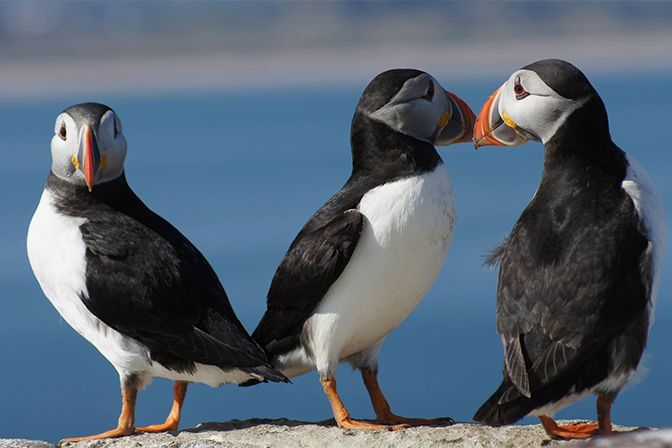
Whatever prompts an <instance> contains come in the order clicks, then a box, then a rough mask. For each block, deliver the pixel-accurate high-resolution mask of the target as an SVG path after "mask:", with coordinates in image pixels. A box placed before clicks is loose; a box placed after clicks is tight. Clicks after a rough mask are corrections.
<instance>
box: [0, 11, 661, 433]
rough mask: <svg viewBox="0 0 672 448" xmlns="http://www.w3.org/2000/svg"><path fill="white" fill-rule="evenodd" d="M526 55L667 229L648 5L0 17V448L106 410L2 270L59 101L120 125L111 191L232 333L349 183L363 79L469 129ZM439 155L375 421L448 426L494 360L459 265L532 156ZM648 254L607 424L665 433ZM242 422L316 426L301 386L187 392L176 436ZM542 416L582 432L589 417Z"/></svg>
mask: <svg viewBox="0 0 672 448" xmlns="http://www.w3.org/2000/svg"><path fill="white" fill-rule="evenodd" d="M548 57H559V58H563V59H567V60H569V61H571V62H573V63H575V64H577V65H578V66H579V67H580V68H581V69H582V70H583V71H584V72H585V73H586V74H587V76H588V77H589V78H590V79H591V81H592V82H593V84H594V86H595V87H596V88H597V90H598V91H599V92H600V93H601V95H602V98H603V99H604V101H605V103H606V105H607V109H608V111H609V116H610V122H611V132H612V135H613V138H614V140H615V141H616V143H617V144H618V145H619V146H621V147H622V148H623V149H624V150H626V151H627V152H628V153H629V154H630V155H631V156H633V157H634V158H636V159H638V160H639V162H640V163H642V164H643V165H644V166H645V167H646V169H647V170H648V172H649V175H650V176H651V178H652V180H653V182H654V184H655V185H656V187H657V189H658V192H659V194H660V196H661V197H662V200H663V206H664V208H665V212H666V214H667V217H668V222H669V220H670V211H671V210H672V176H671V175H670V172H671V169H670V168H671V167H672V150H671V149H670V148H669V146H670V138H669V130H670V119H671V117H672V114H671V113H670V104H672V82H671V80H672V3H670V2H644V1H638V2H634V1H633V2H626V1H621V2H557V3H556V2H520V3H518V2H504V1H496V2H427V3H426V2H385V3H384V2H363V1H343V2H324V3H317V2H316V3H311V2H287V3H283V2H240V3H238V2H217V3H215V2H213V3H207V2H165V3H164V2H137V3H134V2H59V1H49V2H32V1H22V2H2V3H0V132H1V136H0V155H1V157H2V163H0V201H1V206H2V207H1V210H2V211H1V213H2V214H1V216H2V219H1V220H0V248H1V249H0V437H22V438H39V439H46V440H50V441H56V440H58V439H60V438H62V437H65V436H74V435H86V434H91V433H97V432H100V431H103V430H106V429H109V428H110V427H112V426H113V425H114V424H115V422H116V418H117V416H118V413H119V409H120V397H119V385H118V377H117V374H116V372H115V370H114V369H113V368H112V367H111V365H110V364H109V363H108V362H107V361H106V360H105V359H104V358H103V357H102V356H101V355H100V354H99V353H98V352H97V351H96V350H95V349H94V348H93V346H91V345H90V344H89V343H88V342H87V341H85V340H84V339H82V338H81V337H80V336H79V335H78V334H76V333H75V332H74V331H73V330H72V329H71V328H70V327H69V326H68V325H67V323H65V322H64V321H63V320H62V319H61V318H60V316H59V315H58V313H57V312H56V311H55V309H53V308H52V306H51V305H50V303H49V302H48V300H47V299H46V298H45V297H44V296H43V294H42V292H41V291H40V288H39V286H38V284H37V282H36V280H35V279H34V277H33V275H32V272H31V270H30V266H29V264H28V259H27V256H26V253H25V237H26V232H27V229H28V224H29V222H30V219H31V216H32V214H33V211H34V209H35V207H36V206H37V203H38V200H39V197H40V194H41V191H42V188H43V185H44V181H45V179H46V176H47V174H48V171H49V166H50V152H49V142H50V139H51V137H52V135H53V134H52V133H53V123H54V120H55V118H56V116H57V114H58V113H59V112H60V111H61V110H63V109H64V108H65V107H67V106H69V105H71V104H74V103H78V102H83V101H98V102H104V103H107V104H109V105H110V106H112V107H113V108H114V109H115V110H116V111H117V112H118V113H119V115H120V117H121V119H122V122H123V125H124V133H125V135H126V137H127V139H128V142H129V152H128V157H127V160H126V172H127V176H128V179H129V182H130V184H131V186H132V187H133V188H134V190H135V191H136V193H138V195H139V196H140V197H141V198H142V199H143V200H144V201H145V202H146V203H147V204H148V205H149V206H150V207H151V208H152V209H153V210H155V211H156V212H158V213H159V214H161V215H162V216H164V217H165V218H167V219H168V220H169V221H171V222H172V223H173V224H174V225H176V226H177V227H178V228H179V229H180V230H181V231H182V232H183V233H184V234H185V235H186V236H187V237H188V238H190V239H191V240H192V241H193V242H194V243H195V244H196V245H197V246H198V247H199V248H200V249H201V251H202V252H203V253H204V254H205V256H206V257H207V258H208V259H209V261H210V262H211V263H212V265H213V266H214V268H215V270H216V271H217V273H218V274H219V276H220V278H221V281H222V282H223V284H224V286H225V288H226V290H227V292H228V294H229V296H230V299H231V302H232V304H233V306H234V308H235V310H236V312H237V313H238V316H239V317H240V318H241V320H242V321H243V323H244V324H245V325H246V327H247V328H248V330H249V331H252V330H253V329H254V327H255V326H256V324H257V322H258V320H259V318H260V317H261V315H262V313H263V312H264V309H265V294H266V291H267V288H268V285H269V283H270V279H271V277H272V276H273V273H274V270H275V267H276V266H277V264H278V262H279V261H280V259H281V258H282V256H283V254H284V252H285V250H286V249H287V247H288V245H289V243H290V242H291V240H292V239H293V238H294V236H295V234H296V233H297V232H298V230H299V229H300V228H301V226H302V225H303V224H304V222H305V221H306V220H307V218H308V217H309V216H310V215H311V214H312V213H313V211H314V210H315V209H317V208H318V207H319V206H320V205H321V204H322V203H323V202H324V201H326V200H327V199H328V198H329V197H330V196H331V195H332V194H333V193H334V192H336V191H337V190H338V189H339V188H340V186H341V185H342V184H343V183H344V182H345V180H346V179H347V177H348V176H349V174H350V147H349V132H350V131H349V128H350V120H351V117H352V114H353V111H354V108H355V105H356V103H357V100H358V98H359V95H360V93H361V91H362V90H363V89H364V87H365V86H366V84H367V83H368V81H369V80H370V79H372V78H373V77H374V76H375V75H376V74H378V73H379V72H382V71H384V70H386V69H389V68H394V67H415V68H420V69H423V70H426V71H428V72H430V73H432V74H433V75H434V76H435V77H436V78H437V79H439V80H440V82H441V83H442V84H443V86H444V87H445V88H446V89H448V90H450V91H452V92H454V93H457V94H458V95H460V96H461V97H462V98H463V99H464V100H465V101H467V102H468V103H469V104H470V105H471V106H472V108H473V109H474V111H475V112H478V110H479V109H480V106H481V104H482V103H483V102H484V100H485V99H486V98H487V96H488V95H489V94H490V93H491V92H492V91H493V90H494V89H496V88H497V87H498V86H499V85H501V83H502V82H504V80H506V78H507V77H508V76H509V74H510V73H511V72H513V71H514V70H515V69H517V68H519V67H521V66H523V65H526V64H528V63H530V62H532V61H535V60H537V59H543V58H548ZM440 153H441V155H442V156H443V158H444V160H445V163H446V165H447V167H448V171H449V173H450V175H451V177H452V180H453V182H454V187H455V193H456V198H457V209H458V227H457V232H456V235H455V240H454V243H453V247H452V250H451V252H450V254H449V256H448V259H447V261H446V263H445V265H444V267H443V269H442V271H441V273H440V275H439V277H438V279H437V281H436V283H435V285H434V287H433V288H432V289H431V291H430V292H429V293H428V294H427V296H426V297H425V299H424V301H423V302H422V303H421V305H420V306H419V307H418V308H417V309H416V311H415V312H414V313H413V314H411V315H410V316H409V318H408V319H407V320H406V321H405V322H404V323H403V324H402V325H401V326H400V327H399V328H398V329H397V330H395V331H394V332H393V333H392V334H390V335H389V337H388V338H387V342H386V344H385V345H384V347H383V351H382V355H381V367H380V368H381V370H380V375H381V383H382V386H383V389H384V391H385V392H386V394H387V397H388V400H389V401H390V403H391V405H392V408H393V410H394V411H396V412H397V413H399V414H401V415H409V416H423V417H433V416H451V417H453V418H455V419H456V420H459V421H469V420H470V419H471V416H472V415H473V412H474V411H475V410H476V408H477V407H478V406H479V405H480V404H481V403H482V402H483V401H484V400H485V399H486V398H487V397H488V396H489V395H490V393H492V392H493V391H494V390H495V388H496V387H497V385H498V384H499V381H500V375H501V374H500V372H501V365H502V349H501V345H500V342H499V338H498V336H497V334H496V331H495V288H496V282H497V273H496V271H494V270H491V269H489V268H486V267H483V266H481V263H482V260H483V256H484V255H485V254H486V253H488V251H490V250H491V249H492V248H493V247H495V246H496V245H497V244H498V243H499V242H500V241H501V240H502V239H503V238H504V237H505V236H506V234H507V232H508V231H509V230H510V229H511V227H512V226H513V224H514V222H515V221H516V219H517V217H518V216H519V214H520V213H521V211H522V210H523V209H524V207H525V206H526V204H527V203H528V201H529V199H530V198H531V197H532V195H533V193H534V191H535V189H536V187H537V184H538V181H539V177H540V173H541V168H542V161H543V152H542V148H541V146H540V145H538V144H527V145H525V146H523V147H519V148H515V149H500V148H483V149H482V150H479V151H478V152H475V151H474V150H473V149H472V147H471V146H470V145H467V144H462V145H456V146H452V147H449V148H441V149H440ZM668 227H669V224H668ZM668 233H672V232H668ZM669 260H670V257H666V261H665V263H664V266H663V270H662V281H661V286H660V293H659V300H658V306H657V314H656V320H655V323H654V326H653V329H652V332H651V337H650V341H649V346H648V349H647V352H646V357H645V361H644V362H643V366H644V370H645V371H648V373H646V374H644V375H642V376H641V380H640V381H638V382H635V384H633V385H632V386H631V387H629V388H628V389H626V390H625V391H624V392H623V393H622V394H621V396H620V397H619V399H618V401H617V402H616V405H615V408H614V411H613V418H614V421H615V422H617V423H619V424H624V425H644V426H659V427H660V426H672V416H671V415H670V412H669V410H670V407H669V406H670V405H669V402H670V397H672V385H671V384H670V381H671V378H672V346H671V341H672V303H671V301H670V295H671V294H672V282H671V276H670V272H671V270H670V261H669ZM338 380H339V389H340V391H341V393H342V396H343V399H344V402H345V403H346V405H347V406H348V408H349V409H350V411H351V413H352V415H353V416H354V417H358V418H371V417H373V412H372V410H371V407H370V404H369V400H368V397H367V395H366V391H365V389H364V387H363V385H362V384H361V380H360V377H359V375H358V374H357V373H352V372H350V369H349V367H347V366H343V367H342V368H341V369H340V370H339V376H338ZM171 388H172V385H171V383H170V382H168V381H166V380H163V379H156V380H155V381H154V383H153V384H152V385H151V386H149V387H148V388H147V389H146V390H145V391H143V392H142V393H141V394H140V395H139V399H138V410H137V422H138V424H139V425H145V424H150V423H158V422H162V421H163V420H164V418H165V416H166V414H167V413H168V411H169V408H170V403H171V400H172V393H171ZM252 417H287V418H292V419H299V420H305V421H316V420H323V419H326V418H330V417H331V412H330V409H329V406H328V403H327V400H326V398H325V397H324V395H323V392H322V389H321V387H320V385H319V382H318V380H317V376H316V374H315V373H310V374H307V375H305V376H303V377H299V378H295V379H294V384H291V385H284V384H283V385H276V384H270V385H269V384H266V385H260V386H257V387H254V388H245V389H242V388H238V387H236V386H224V387H221V388H219V389H211V388H209V387H207V386H204V385H193V386H192V387H190V389H189V393H188V398H187V401H186V405H185V409H184V413H183V420H182V423H181V427H182V428H187V427H190V426H193V425H195V424H197V423H199V422H203V421H225V420H229V419H234V418H235V419H247V418H252ZM559 417H561V418H586V419H594V418H595V412H594V401H593V400H592V399H584V400H583V401H581V402H579V403H577V404H575V405H573V406H571V407H569V408H567V409H565V410H564V411H562V412H560V413H559ZM524 422H534V420H533V419H526V420H524Z"/></svg>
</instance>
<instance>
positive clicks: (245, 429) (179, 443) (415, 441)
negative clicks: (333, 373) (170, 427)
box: [0, 419, 672, 448]
mask: <svg viewBox="0 0 672 448" xmlns="http://www.w3.org/2000/svg"><path fill="white" fill-rule="evenodd" d="M563 423H564V422H563ZM573 423H575V422H573ZM617 429H620V430H628V429H632V428H617ZM664 432H665V431H659V432H656V433H653V432H649V433H648V434H649V436H650V435H652V434H657V433H664ZM671 432H672V431H671ZM644 434H645V433H637V434H636V435H635V438H636V437H643V435H644ZM627 436H630V435H629V434H626V435H624V436H619V437H614V438H612V439H613V441H614V443H616V441H617V440H619V439H620V437H627ZM623 440H625V439H623ZM604 443H607V441H606V440H605V441H600V440H596V441H594V442H590V444H588V445H586V444H585V443H580V444H577V443H571V442H569V443H568V442H558V441H553V440H549V439H548V437H547V436H546V434H545V433H544V431H543V430H542V429H541V426H539V425H531V426H507V427H502V428H491V427H487V426H480V425H476V424H471V423H458V424H455V425H452V426H444V427H431V428H430V427H422V428H409V429H406V430H403V431H394V432H392V431H377V432H369V431H352V430H341V429H338V428H336V427H335V426H334V425H333V420H332V421H327V422H320V423H304V422H296V421H292V420H285V419H279V420H264V419H253V420H246V421H239V420H232V421H229V422H226V423H204V424H201V425H199V426H197V427H196V428H192V429H184V430H182V431H180V432H179V433H175V434H141V435H136V436H132V437H124V438H121V439H114V440H99V441H89V442H81V443H78V444H68V445H67V446H68V447H73V448H141V447H142V448H214V447H218V448H234V447H235V448H262V447H263V448H308V447H310V448H312V447H324V446H328V447H330V448H350V447H352V448H363V447H366V448H382V447H395V448H397V447H399V448H405V447H406V448H410V447H419V448H420V447H422V448H424V447H464V448H528V447H552V446H568V447H569V446H572V447H578V446H584V447H588V446H590V447H593V448H596V447H599V448H607V447H625V446H627V447H635V446H646V447H649V446H650V447H656V448H657V447H668V446H672V445H669V444H668V445H651V444H648V443H649V441H647V442H645V443H647V444H644V445H632V444H628V443H629V442H624V443H625V444H604ZM619 443H620V442H619ZM50 447H52V445H49V444H48V443H45V442H39V441H27V440H0V448H50Z"/></svg>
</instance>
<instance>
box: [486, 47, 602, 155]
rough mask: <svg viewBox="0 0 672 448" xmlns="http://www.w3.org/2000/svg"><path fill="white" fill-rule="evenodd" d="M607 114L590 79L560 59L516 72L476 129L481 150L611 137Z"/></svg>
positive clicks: (489, 102)
mask: <svg viewBox="0 0 672 448" xmlns="http://www.w3.org/2000/svg"><path fill="white" fill-rule="evenodd" d="M608 133H609V130H608V123H607V118H606V110H605V109H604V104H603V103H602V100H601V99H600V97H599V95H598V94H597V92H596V91H595V89H594V88H593V86H592V85H591V84H590V82H589V81H588V78H586V76H585V75H584V74H583V73H582V72H581V71H580V70H579V69H578V68H576V67H574V66H573V65H572V64H570V63H569V62H566V61H562V60H559V59H545V60H543V61H538V62H535V63H533V64H530V65H527V66H525V67H523V68H521V69H520V70H516V71H515V72H514V73H513V74H512V75H511V76H509V79H508V80H507V81H506V82H505V83H504V84H503V85H502V86H501V87H500V88H499V89H497V90H496V91H495V92H494V93H493V94H492V95H491V96H490V98H488V100H487V101H486V103H485V104H484V105H483V108H482V109H481V112H480V113H479V116H478V121H477V123H476V126H475V129H474V144H475V146H476V147H479V146H486V145H494V146H500V145H506V146H516V145H520V144H522V143H525V142H526V141H527V140H530V139H532V140H538V141H542V142H543V143H547V142H549V141H551V140H552V139H554V138H556V139H557V138H558V137H559V136H562V137H563V138H583V139H586V140H587V139H590V138H597V139H603V138H605V137H608Z"/></svg>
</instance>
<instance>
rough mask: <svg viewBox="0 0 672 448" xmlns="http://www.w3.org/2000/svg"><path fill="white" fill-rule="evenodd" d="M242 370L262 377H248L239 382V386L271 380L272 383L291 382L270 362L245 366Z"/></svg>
mask: <svg viewBox="0 0 672 448" xmlns="http://www.w3.org/2000/svg"><path fill="white" fill-rule="evenodd" d="M244 371H245V372H247V373H249V374H251V375H255V376H261V377H262V378H263V379H259V378H255V379H249V380H247V381H245V382H243V383H240V386H254V385H255V384H259V383H266V382H268V381H273V382H274V383H291V381H289V378H287V377H286V376H285V375H283V373H282V372H280V371H279V370H278V369H276V368H275V367H273V366H272V365H270V364H268V365H265V366H259V367H252V368H247V369H244Z"/></svg>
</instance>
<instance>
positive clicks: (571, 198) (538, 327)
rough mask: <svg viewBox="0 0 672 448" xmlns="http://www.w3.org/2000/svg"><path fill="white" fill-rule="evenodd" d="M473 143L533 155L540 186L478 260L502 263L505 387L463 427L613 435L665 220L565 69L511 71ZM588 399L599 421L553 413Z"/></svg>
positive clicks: (648, 304) (577, 77)
mask: <svg viewBox="0 0 672 448" xmlns="http://www.w3.org/2000/svg"><path fill="white" fill-rule="evenodd" d="M474 129H475V130H474V137H473V141H474V145H475V147H476V148H477V149H478V148H479V147H481V146H486V145H492V146H516V145H521V144H523V143H525V142H527V141H529V140H532V141H538V142H541V143H543V145H544V167H543V173H542V176H541V182H540V184H539V187H538V189H537V191H536V193H535V194H534V197H533V198H532V200H531V202H530V203H529V204H528V206H527V208H526V209H525V210H524V211H523V213H522V215H521V216H520V218H519V219H518V221H517V222H516V224H515V225H514V227H513V230H512V231H511V233H510V234H509V235H508V237H507V238H506V239H505V241H504V242H503V243H502V244H501V246H499V247H498V248H497V249H496V250H494V252H493V253H492V254H491V256H490V257H489V259H488V261H489V262H490V263H491V264H494V265H498V266H499V277H498V285H497V332H498V333H499V335H500V337H501V340H502V343H503V346H504V368H503V380H502V382H501V385H500V386H499V388H498V389H497V390H496V391H495V393H494V394H493V395H492V396H491V397H490V398H488V400H487V401H486V402H485V403H484V404H483V405H482V406H481V407H480V409H478V411H477V412H476V414H475V416H474V420H476V421H478V422H482V423H486V424H488V425H495V426H497V425H508V424H512V423H514V422H516V421H517V420H519V419H521V418H522V417H524V416H526V415H533V416H537V417H538V418H539V419H540V421H541V424H542V426H543V428H544V430H545V431H546V433H547V434H548V435H549V436H550V437H552V438H556V439H583V438H589V437H592V436H594V435H609V434H611V433H612V424H611V408H612V404H613V402H614V400H615V399H616V397H617V396H618V393H619V392H620V390H621V389H623V387H624V386H625V385H626V384H627V383H628V382H629V380H630V379H632V377H633V375H634V374H635V372H636V370H637V366H638V365H639V363H640V360H641V358H642V353H643V352H644V348H645V346H646V342H647V337H648V333H649V329H650V326H651V322H652V321H653V314H654V306H655V299H656V292H657V289H658V283H659V274H660V268H661V258H662V254H663V243H664V239H665V224H664V218H663V213H662V208H661V205H660V200H659V198H658V196H657V194H656V191H655V189H654V187H653V185H652V183H651V181H650V180H649V178H648V176H647V174H646V172H645V171H644V169H643V168H642V167H641V166H640V165H639V164H638V163H637V162H636V161H635V160H634V159H633V158H632V157H630V156H628V155H627V154H626V153H625V152H624V151H623V150H622V149H621V148H619V147H618V146H617V145H616V144H615V143H614V142H613V140H612V139H611V136H610V133H609V122H608V118H607V111H606V108H605V105H604V103H603V101H602V99H601V98H600V96H599V94H598V93H597V91H596V90H595V89H594V88H593V86H592V85H591V83H590V82H589V81H588V79H587V78H586V76H585V75H584V74H583V73H582V72H581V71H580V70H579V69H578V68H577V67H575V66H574V65H572V64H570V63H569V62H566V61H563V60H558V59H548V60H542V61H538V62H534V63H532V64H530V65H527V66H525V67H523V68H521V69H520V70H518V71H516V72H514V73H513V74H512V75H511V76H510V77H509V78H508V79H507V81H506V82H505V83H504V84H503V85H502V86H501V87H500V88H499V89H497V90H496V91H495V92H494V93H493V94H492V95H491V96H490V97H489V98H488V100H487V101H486V102H485V104H484V106H483V108H482V109H481V111H480V112H479V115H478V120H477V122H476V125H475V128H474ZM588 395H595V396H596V409H597V422H596V423H590V424H581V425H568V426H559V425H558V424H557V423H556V422H555V421H554V420H553V418H552V417H553V414H554V413H555V412H556V411H558V410H560V409H562V408H564V407H566V406H568V405H569V404H571V403H572V402H574V401H576V400H578V399H580V398H582V397H585V396H588Z"/></svg>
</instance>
